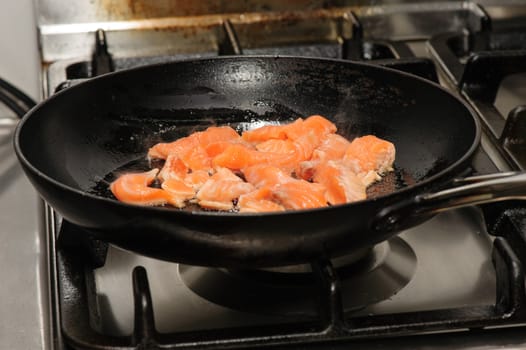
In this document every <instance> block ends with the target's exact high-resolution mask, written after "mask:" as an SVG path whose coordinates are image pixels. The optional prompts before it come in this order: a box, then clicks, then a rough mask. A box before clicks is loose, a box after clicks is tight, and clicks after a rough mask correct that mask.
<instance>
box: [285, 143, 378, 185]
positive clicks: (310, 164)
mask: <svg viewBox="0 0 526 350" xmlns="http://www.w3.org/2000/svg"><path fill="white" fill-rule="evenodd" d="M350 144H351V143H350V142H349V141H348V140H347V139H346V138H344V137H343V136H340V135H338V134H327V135H325V136H324V137H323V139H322V140H321V142H320V144H319V146H318V147H317V148H316V149H315V150H314V151H313V152H312V157H311V158H310V160H305V161H302V162H300V163H299V164H298V166H297V167H296V169H295V170H294V172H295V174H296V176H297V177H298V178H301V179H304V180H307V181H310V180H312V177H313V176H314V172H315V170H316V167H317V166H318V164H319V163H320V162H327V161H329V160H339V159H342V158H343V156H344V155H345V151H346V150H347V148H348V147H349V145H350ZM367 179H370V177H368V178H367Z"/></svg>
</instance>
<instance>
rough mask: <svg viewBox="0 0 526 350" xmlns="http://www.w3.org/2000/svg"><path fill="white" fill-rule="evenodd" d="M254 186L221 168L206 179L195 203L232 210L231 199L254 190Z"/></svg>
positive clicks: (210, 207) (204, 206)
mask: <svg viewBox="0 0 526 350" xmlns="http://www.w3.org/2000/svg"><path fill="white" fill-rule="evenodd" d="M254 189H255V188H254V186H253V185H252V184H250V183H248V182H244V181H243V179H241V178H240V177H238V176H237V175H235V174H234V173H233V172H232V171H230V170H228V169H226V168H222V169H219V170H218V171H217V173H215V174H214V175H212V176H211V177H210V179H208V180H207V181H206V182H205V183H204V185H203V186H202V187H201V188H200V189H199V191H198V192H197V195H196V198H197V203H198V204H199V205H200V206H201V207H203V208H207V209H217V210H232V209H234V203H233V200H234V199H236V198H238V197H239V196H241V195H243V194H245V193H249V192H252V191H254Z"/></svg>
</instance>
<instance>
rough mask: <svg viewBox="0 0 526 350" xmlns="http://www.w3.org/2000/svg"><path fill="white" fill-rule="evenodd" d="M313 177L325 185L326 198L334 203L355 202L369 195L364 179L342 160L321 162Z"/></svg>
mask: <svg viewBox="0 0 526 350" xmlns="http://www.w3.org/2000/svg"><path fill="white" fill-rule="evenodd" d="M313 179H314V181H315V182H316V183H319V184H322V185H324V186H325V188H326V191H325V199H326V200H327V202H329V203H330V204H332V205H337V204H344V203H350V202H355V201H358V200H362V199H365V198H366V197H367V194H366V186H365V184H364V183H363V181H362V180H361V179H360V178H359V177H358V176H357V175H356V174H355V173H354V172H353V171H352V170H351V169H349V168H347V167H346V166H345V165H344V164H343V163H342V162H341V161H334V160H330V161H328V162H321V163H319V164H318V165H317V166H316V168H315V171H314V176H313Z"/></svg>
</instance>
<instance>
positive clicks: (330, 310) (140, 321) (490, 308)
mask: <svg viewBox="0 0 526 350" xmlns="http://www.w3.org/2000/svg"><path fill="white" fill-rule="evenodd" d="M504 226H505V227H506V229H507V230H509V229H510V227H509V225H504ZM522 228H523V227H522ZM519 232H520V231H519ZM511 234H512V232H508V237H512V235H511ZM515 235H519V233H518V232H515ZM79 237H86V239H79ZM87 237H88V236H87V235H86V232H84V231H82V230H81V229H79V228H77V227H76V226H74V225H72V224H69V223H67V222H63V223H62V225H61V228H60V234H59V237H58V243H57V269H58V271H57V274H56V276H57V282H58V288H59V298H58V300H59V301H58V302H59V304H60V310H61V313H60V317H61V328H62V336H63V337H64V339H65V341H66V343H67V344H68V345H69V346H72V347H73V348H75V349H76V348H79V349H80V348H81V349H105V350H112V349H130V350H131V349H161V348H162V349H202V348H207V349H230V348H232V349H233V348H236V349H237V348H246V349H254V348H260V347H267V346H278V345H280V344H283V343H287V344H289V345H290V346H293V345H294V344H317V343H327V342H336V343H338V342H341V341H347V342H352V341H356V340H358V339H363V338H373V337H374V338H376V337H378V336H382V337H385V336H394V335H402V334H417V333H419V332H422V331H425V332H429V331H444V330H461V329H478V328H484V327H490V326H498V325H509V324H515V323H520V322H524V321H526V310H525V305H526V299H525V297H526V294H525V290H524V271H523V268H522V263H521V261H520V260H519V258H518V257H517V255H516V254H515V252H514V251H513V249H512V248H511V247H510V244H509V243H508V241H507V239H506V238H503V237H498V238H496V239H495V241H494V247H493V259H492V260H493V264H494V268H495V270H496V272H497V283H496V289H497V294H496V300H495V303H494V305H486V306H476V307H475V306H474V307H461V308H453V309H445V310H433V311H423V312H410V313H398V314H387V315H373V316H367V317H364V316H359V317H353V316H346V315H345V313H344V309H343V303H342V293H341V281H340V278H339V277H338V275H337V272H336V270H335V269H334V268H333V267H332V265H331V263H330V262H329V261H319V262H316V263H314V264H312V269H313V271H314V276H315V279H316V281H317V285H318V288H319V296H318V298H319V299H318V303H319V304H318V305H319V312H318V315H317V317H316V319H315V320H305V321H304V322H298V323H294V324H275V325H268V326H257V327H253V326H247V327H234V328H227V329H214V330H208V331H192V332H180V333H169V334H166V333H160V332H158V331H157V330H156V328H155V322H154V312H155V310H154V308H153V303H152V298H151V293H150V287H149V283H148V277H147V273H146V270H145V269H144V268H143V267H140V266H138V267H136V268H135V269H134V270H133V295H134V309H135V311H134V312H135V321H134V329H133V332H132V334H131V335H129V336H109V335H105V334H102V333H100V332H98V331H96V330H95V327H93V326H92V324H93V323H97V318H98V317H99V316H98V314H97V310H98V307H97V305H96V296H95V293H96V292H95V287H94V279H93V270H94V268H95V267H97V266H100V264H101V263H103V258H104V255H105V247H104V246H105V244H101V243H100V242H97V241H96V240H92V239H89V238H87ZM52 239H55V237H52ZM130 287H131V286H130Z"/></svg>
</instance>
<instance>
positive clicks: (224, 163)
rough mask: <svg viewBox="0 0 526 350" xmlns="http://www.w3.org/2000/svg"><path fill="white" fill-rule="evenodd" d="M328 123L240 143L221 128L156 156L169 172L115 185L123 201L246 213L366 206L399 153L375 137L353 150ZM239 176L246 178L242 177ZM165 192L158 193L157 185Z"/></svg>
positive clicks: (154, 151) (269, 128)
mask: <svg viewBox="0 0 526 350" xmlns="http://www.w3.org/2000/svg"><path fill="white" fill-rule="evenodd" d="M336 131H337V127H336V125H335V124H334V123H333V122H332V121H330V120H329V119H327V118H325V117H323V116H321V115H311V116H309V117H307V118H305V119H302V118H298V119H296V120H294V121H293V122H291V123H288V124H282V125H266V126H263V127H260V128H257V129H253V130H248V131H245V132H243V133H242V135H239V134H238V133H237V132H236V131H235V130H234V129H233V128H231V127H229V126H213V127H209V128H207V129H206V130H204V131H197V132H194V133H192V134H191V135H189V136H186V137H182V138H180V139H178V140H176V141H173V142H168V143H158V144H156V145H154V146H153V147H151V148H150V149H149V150H148V158H149V159H154V158H160V159H164V160H165V164H164V166H163V168H162V169H161V171H160V172H159V173H157V172H158V170H157V169H154V170H152V171H151V172H146V173H142V174H127V175H123V176H122V177H121V178H119V179H118V180H116V181H115V182H114V183H112V184H111V186H110V188H111V190H112V192H113V193H114V195H115V196H116V197H117V199H119V200H122V201H125V202H128V203H136V204H144V205H164V204H167V203H168V204H172V205H174V206H177V207H183V206H185V205H186V203H187V202H188V201H191V202H195V203H197V204H199V205H200V206H201V207H203V208H207V209H213V210H239V211H240V212H244V213H260V212H273V211H282V210H288V209H310V208H317V207H324V206H327V205H339V204H344V203H349V202H354V201H357V200H362V199H365V198H366V188H367V186H369V185H370V184H372V183H373V182H375V181H378V180H380V179H381V177H380V175H381V174H384V173H385V172H387V171H391V170H393V162H394V158H395V148H394V145H393V144H392V143H391V142H389V141H386V140H383V139H380V138H378V137H376V136H373V135H366V136H362V137H358V138H356V139H354V140H353V141H352V142H350V141H348V140H347V139H345V138H344V137H343V136H341V135H338V134H336ZM238 175H239V176H238ZM156 176H157V178H158V179H159V180H161V181H162V183H161V187H162V188H161V189H159V188H152V187H150V184H151V183H152V182H153V181H154V180H155V178H156Z"/></svg>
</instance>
